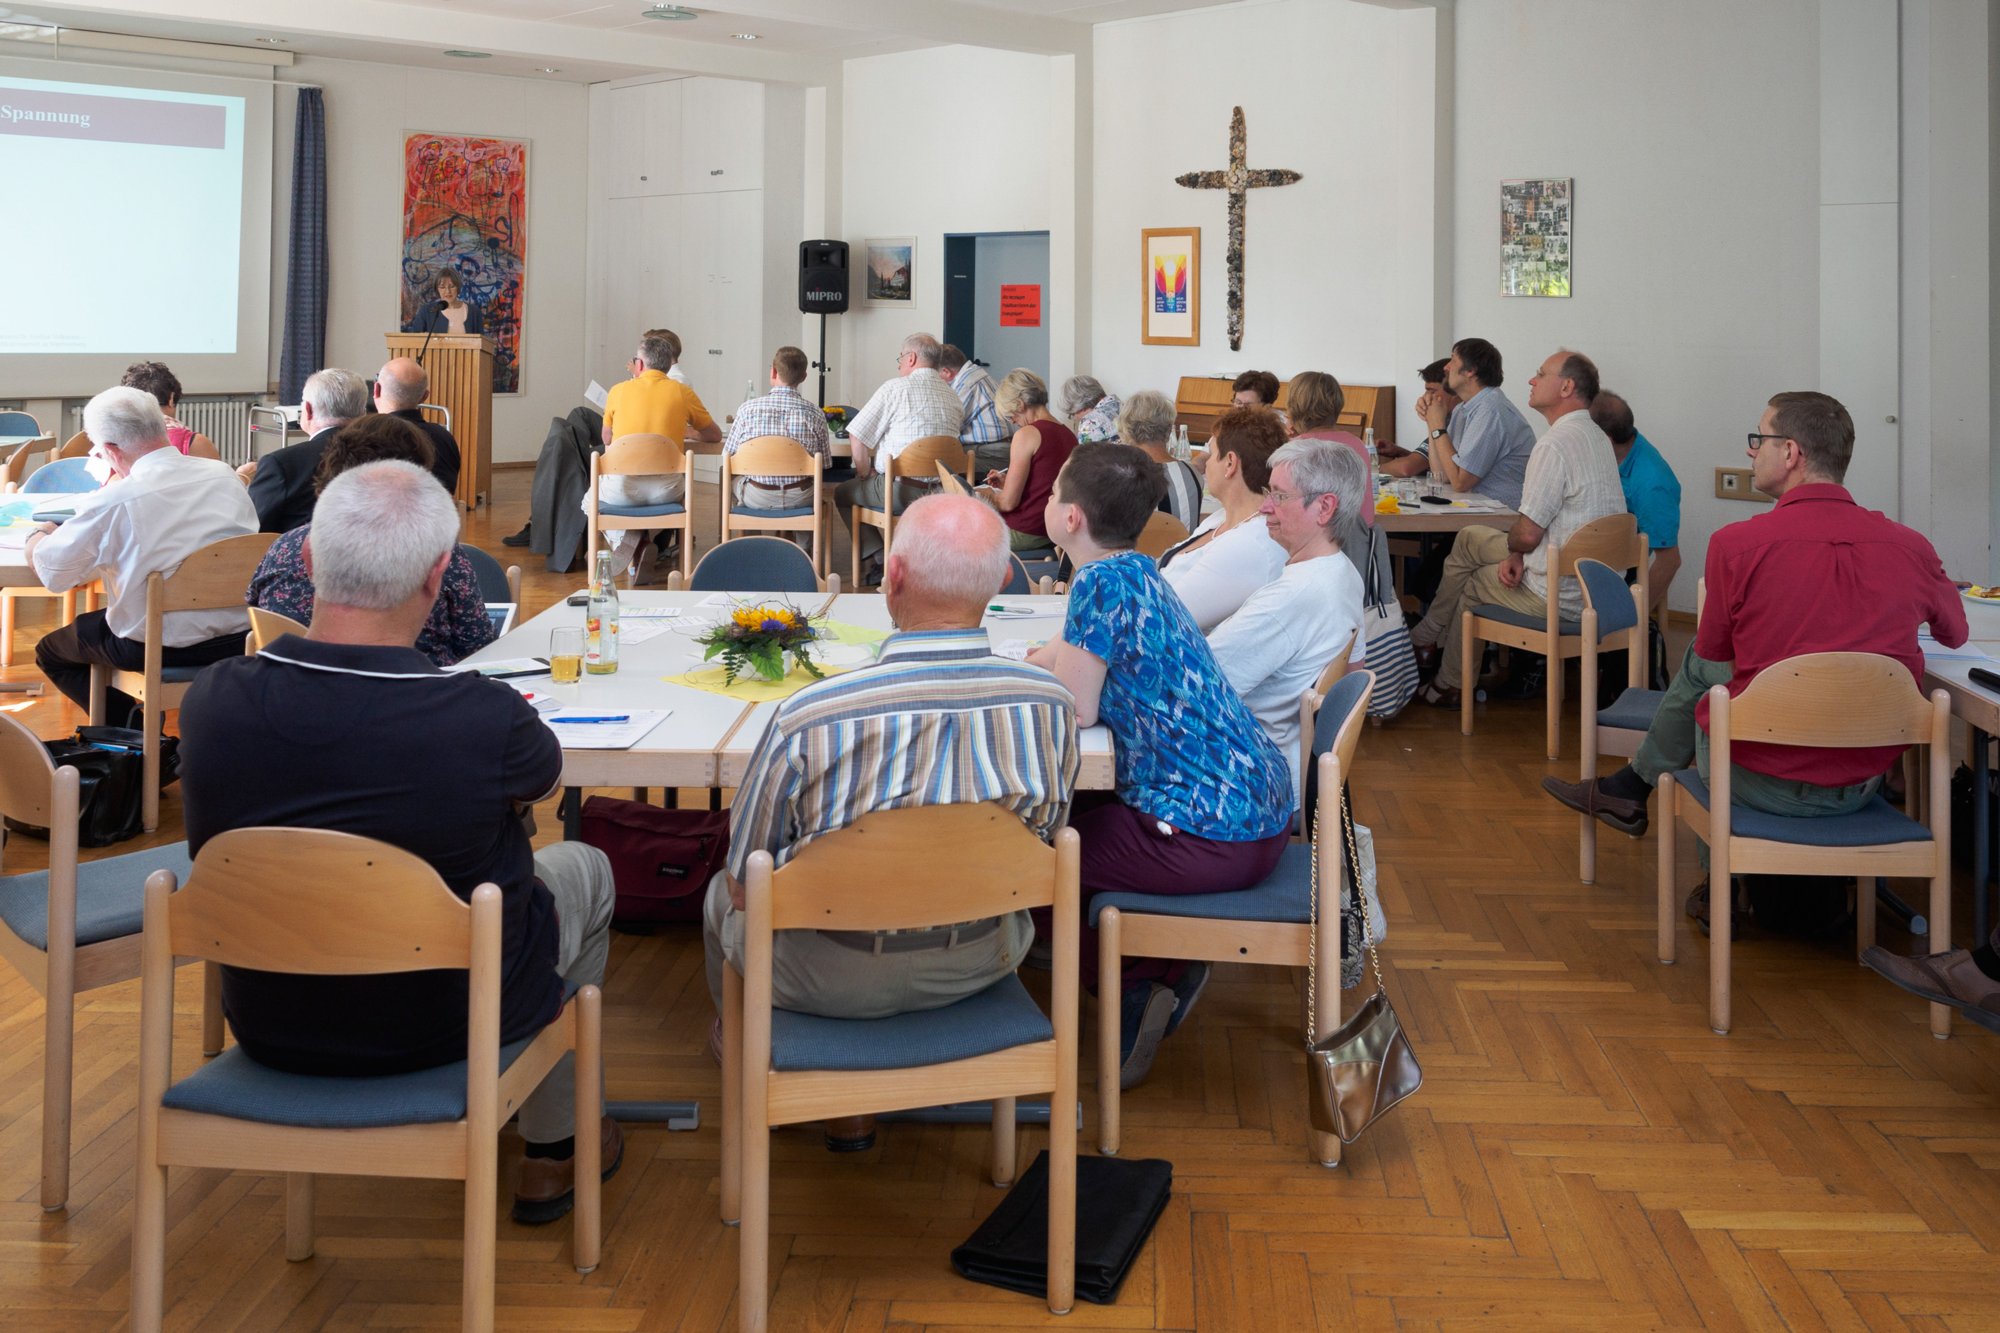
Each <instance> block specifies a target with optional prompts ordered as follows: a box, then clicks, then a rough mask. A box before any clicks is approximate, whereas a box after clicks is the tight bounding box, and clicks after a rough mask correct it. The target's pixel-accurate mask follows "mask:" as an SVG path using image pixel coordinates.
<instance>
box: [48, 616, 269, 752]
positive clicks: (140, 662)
mask: <svg viewBox="0 0 2000 1333" xmlns="http://www.w3.org/2000/svg"><path fill="white" fill-rule="evenodd" d="M246 635H247V631H245V632H241V633H236V634H224V635H221V636H219V637H217V638H213V639H208V640H205V641H204V642H201V643H194V644H189V645H188V646H187V647H185V648H168V649H166V650H165V651H164V652H162V653H161V654H160V660H161V662H162V664H163V665H165V666H170V667H179V666H207V665H208V664H209V663H210V662H220V661H221V660H222V659H223V658H225V657H240V656H242V654H243V640H244V638H245V637H246ZM93 663H101V664H102V665H104V666H108V667H110V668H112V669H113V670H115V671H144V670H145V669H146V645H145V644H144V643H143V642H141V641H140V640H138V639H121V638H119V637H118V636H117V635H116V634H113V633H112V632H111V629H110V627H109V626H108V625H106V624H105V623H104V613H103V612H102V611H86V612H84V613H83V614H82V615H80V616H78V617H77V618H76V620H75V622H74V623H73V624H68V625H64V626H63V627H62V628H61V629H58V630H55V631H54V632H52V633H49V634H44V635H43V636H42V641H41V642H40V643H38V644H36V645H35V665H36V666H38V667H40V668H41V669H42V674H43V675H45V676H47V677H48V678H49V683H50V684H51V685H54V686H55V687H56V688H57V689H59V690H61V691H62V692H63V693H64V694H65V695H67V696H68V697H69V699H70V700H71V701H72V702H73V703H75V704H76V705H77V706H78V707H80V708H85V709H87V708H89V707H90V668H91V665H92V664H93ZM138 709H139V701H138V700H137V699H134V698H133V697H132V696H131V695H129V694H127V693H125V692H124V691H123V690H107V691H106V692H105V698H104V719H105V721H106V722H108V723H110V724H111V725H112V726H125V725H131V726H137V725H138V722H137V721H136V720H134V721H130V722H129V723H128V721H127V719H136V718H137V716H138Z"/></svg>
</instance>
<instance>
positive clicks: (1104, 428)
mask: <svg viewBox="0 0 2000 1333" xmlns="http://www.w3.org/2000/svg"><path fill="white" fill-rule="evenodd" d="M1061 397H1062V402H1061V404H1060V405H1061V407H1062V414H1063V416H1065V417H1066V418H1068V419H1069V423H1070V428H1071V429H1072V430H1074V431H1075V432H1076V438H1077V439H1078V441H1080V442H1082V441H1090V440H1109V441H1111V442H1112V443H1114V444H1116V443H1117V442H1118V395H1116V394H1111V393H1106V392H1105V391H1104V386H1103V385H1102V384H1099V383H1098V382H1097V380H1096V378H1095V377H1093V376H1090V375H1072V376H1070V377H1069V378H1068V379H1066V380H1064V381H1063V386H1062V395H1061Z"/></svg>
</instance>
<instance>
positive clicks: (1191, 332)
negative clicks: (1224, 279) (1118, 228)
mask: <svg viewBox="0 0 2000 1333" xmlns="http://www.w3.org/2000/svg"><path fill="white" fill-rule="evenodd" d="M1139 254H1140V259H1141V262H1142V263H1143V264H1144V273H1145V283H1146V285H1145V288H1144V301H1145V304H1144V306H1143V307H1142V308H1141V314H1140V319H1139V341H1140V342H1142V343H1166V344H1170V345H1175V346H1181V347H1199V346H1200V345H1201V228H1199V227H1158V228H1149V229H1147V230H1144V231H1142V232H1140V234H1139Z"/></svg>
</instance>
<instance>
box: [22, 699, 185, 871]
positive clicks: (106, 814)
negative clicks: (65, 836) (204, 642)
mask: <svg viewBox="0 0 2000 1333" xmlns="http://www.w3.org/2000/svg"><path fill="white" fill-rule="evenodd" d="M42 743H43V744H44V745H46V746H47V747H48V751H49V758H50V759H51V760H53V761H54V762H55V764H56V766H57V767H58V768H73V769H75V770H76V776H77V784H76V812H77V823H76V845H77V846H79V847H109V846H111V845H112V844H113V843H119V842H124V841H125V840H126V839H127V838H136V837H138V836H139V833H140V823H141V815H140V796H141V794H142V791H143V788H144V782H145V768H146V755H145V747H146V736H145V733H144V732H142V731H139V730H137V729H135V728H132V727H78V728H77V729H76V735H75V736H73V737H70V738H69V739H67V740H60V741H44V742H42ZM176 748H177V746H176V744H175V742H174V740H173V738H172V737H162V738H161V751H160V785H161V786H162V787H164V786H166V785H167V784H168V783H170V782H172V781H173V780H174V778H175V777H176V776H177V774H178V762H177V756H176V754H175V750H176ZM6 826H7V828H8V830H9V831H10V832H13V833H20V834H24V835H26V836H27V837H30V838H47V837H48V836H49V831H48V830H47V829H46V828H43V827H41V826H40V825H39V824H25V823H22V822H21V821H19V820H17V819H11V818H10V819H8V820H7V821H6Z"/></svg>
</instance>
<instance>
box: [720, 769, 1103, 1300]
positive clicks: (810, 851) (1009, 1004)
mask: <svg viewBox="0 0 2000 1333" xmlns="http://www.w3.org/2000/svg"><path fill="white" fill-rule="evenodd" d="M1078 846H1079V841H1078V838H1077V834H1076V831H1075V830H1074V829H1064V830H1062V831H1061V832H1060V833H1058V834H1057V835H1056V843H1055V846H1053V847H1050V846H1049V845H1047V844H1046V843H1044V842H1042V840H1041V839H1040V838H1037V837H1036V836H1035V835H1034V834H1033V833H1030V832H1029V831H1028V830H1027V828H1025V827H1024V826H1023V825H1022V823H1021V821H1020V820H1019V819H1018V818H1016V817H1015V816H1014V815H1013V814H1012V813H1010V812H1009V811H1007V810H1005V809H1003V808H1001V807H1000V806H997V805H994V804H992V803H990V802H988V803H983V804H979V805H942V806H923V807H913V808H908V809H902V810H887V811H877V812H876V813H874V814H870V815H865V816H863V817H862V818H861V819H860V820H859V821H857V822H856V823H854V824H851V825H849V826H848V827H846V828H844V829H841V830H839V831H838V832H835V833H829V834H827V835H825V836H824V837H821V838H818V839H815V840H814V841H813V842H812V844H811V845H810V846H808V847H806V848H805V849H804V850H803V851H801V852H800V853H799V854H798V855H797V856H795V857H793V858H792V859H791V860H790V861H788V862H787V863H786V864H785V868H784V869H783V870H779V871H776V872H774V871H773V870H772V860H771V856H770V853H768V852H757V853H754V854H753V855H752V856H751V857H750V877H749V883H748V885H747V886H746V895H745V896H746V903H747V912H748V915H747V918H746V922H745V930H744V936H743V950H744V970H743V972H742V973H741V974H740V975H739V974H738V973H737V971H736V969H735V968H733V967H725V968H723V970H722V978H723V983H722V994H723V1008H722V1024H723V1040H722V1050H723V1069H722V1090H723V1091H722V1096H723V1110H722V1219H723V1221H724V1222H733V1221H735V1220H736V1219H737V1218H738V1217H739V1216H740V1217H741V1219H742V1223H743V1232H742V1236H741V1238H740V1240H739V1242H738V1252H739V1255H740V1259H741V1264H742V1268H741V1274H740V1277H739V1280H738V1285H737V1292H736V1303H737V1310H738V1313H739V1316H740V1319H741V1327H742V1328H744V1329H745V1330H762V1329H763V1328H764V1326H765V1316H766V1308H767V1300H768V1296H769V1288H770V1257H769V1240H770V1222H771V1212H770V1208H771V1198H770V1192H771V1177H770V1167H771V1127H772V1126H773V1125H788V1124H797V1123H799V1122H800V1121H806V1120H819V1119H824V1118H827V1117H830V1116H845V1115H859V1114H866V1113H872V1112H876V1111H893V1110H903V1109H906V1108H910V1107H919V1106H931V1105H935V1104H937V1103H941V1102H960V1101H967V1100H974V1099H986V1098H990V1099H991V1100H992V1103H993V1155H992V1161H991V1168H992V1178H993V1182H994V1183H995V1184H996V1185H1005V1184H1007V1183H1009V1182H1010V1181H1012V1180H1013V1178H1014V1171H1015V1143H1014V1114H1015V1111H1014V1101H1015V1098H1016V1097H1017V1096H1019V1095H1021V1094H1023V1093H1041V1092H1047V1093H1049V1094H1050V1095H1049V1268H1048V1271H1049V1309H1050V1310H1051V1311H1052V1312H1054V1313H1056V1314H1064V1313H1066V1312H1067V1311H1068V1310H1069V1308H1070V1304H1071V1298H1072V1296H1073V1293H1074V1290H1075V1283H1076V1114H1077V1111H1076V1108H1077V1089H1076V1078H1077V1073H1076V1062H1077V1037H1076V1010H1077V989H1078V986H1079V985H1080V980H1079V976H1078V972H1077V949H1078V943H1079V938H1078V930H1079V928H1078V923H1077V854H1078V853H1077V849H1078ZM940 847H950V848H951V849H952V888H951V892H950V893H949V894H948V895H944V896H940V895H938V894H937V893H935V892H933V891H932V889H931V888H930V887H928V886H926V885H925V884H923V883H922V882H921V877H916V878H912V877H910V876H890V875H884V874H883V873H882V871H883V867H884V866H888V865H895V864H915V863H917V861H919V860H920V859H934V858H935V857H936V854H937V849H938V848H940ZM1042 906H1051V907H1053V908H1054V916H1055V955H1054V967H1055V970H1054V972H1053V974H1052V976H1051V983H1050V984H1051V987H1052V991H1053V994H1052V1002H1051V1004H1050V1013H1049V1014H1047V1015H1044V1014H1043V1013H1042V1011H1041V1009H1040V1008H1039V1007H1037V1006H1036V1004H1035V1002H1034V1001H1033V1000H1032V999H1030V998H1029V996H1028V992H1027V990H1026V988H1025V987H1023V986H1022V985H1021V982H1020V979H1019V978H1017V977H1014V976H1011V975H1010V976H1008V977H1005V978H1003V979H1002V980H1000V981H996V982H995V983H994V984H993V985H991V986H989V987H988V988H987V989H986V990H984V991H982V992H980V993H979V994H977V995H975V996H972V997H970V998H968V999H964V1000H960V1001H959V1002H958V1003H956V1004H952V1005H947V1006H946V1007H944V1008H942V1009H932V1010H929V1011H926V1012H922V1013H912V1014H901V1015H897V1016H895V1017H892V1018H884V1019H876V1020H872V1021H856V1020H843V1019H832V1018H817V1017H813V1016H810V1015H807V1014H799V1013H793V1012H791V1011H789V1010H783V1009H775V1010H774V1009H773V1007H772V1003H771V937H772V932H774V931H779V930H793V929H802V928H810V929H820V930H869V931H873V930H887V929H894V928H898V927H911V926H914V927H931V926H938V925H944V924H950V923H953V922H959V921H966V920H971V919H976V918H980V917H988V916H998V915H1001V914H1004V913H1008V912H1017V911H1022V910H1024V909H1027V908H1031V907H1042Z"/></svg>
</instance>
